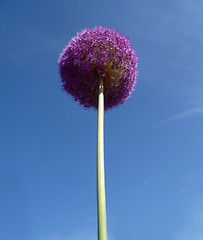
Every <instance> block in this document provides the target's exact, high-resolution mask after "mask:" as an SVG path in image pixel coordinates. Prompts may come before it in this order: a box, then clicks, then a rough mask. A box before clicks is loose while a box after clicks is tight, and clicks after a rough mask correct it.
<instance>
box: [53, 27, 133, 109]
mask: <svg viewBox="0 0 203 240" xmlns="http://www.w3.org/2000/svg"><path fill="white" fill-rule="evenodd" d="M58 64H59V72H60V76H61V79H62V88H63V89H64V90H65V91H66V92H67V93H69V94H70V95H72V96H73V97H74V99H75V100H76V101H78V102H79V103H80V104H82V105H83V106H84V107H86V108H94V109H97V108H98V86H99V79H100V78H103V84H104V109H105V110H108V109H111V108H112V107H114V106H118V105H120V104H123V103H124V102H125V100H126V99H128V98H129V96H130V95H131V92H132V90H133V89H134V86H135V83H136V76H137V56H136V55H135V51H134V50H133V49H132V48H131V44H130V40H129V39H128V38H127V37H126V36H124V35H123V34H120V33H118V32H117V31H115V30H113V29H110V28H107V27H100V26H99V27H95V28H94V29H84V30H83V31H82V32H80V33H77V35H76V36H75V37H73V38H72V39H71V40H70V42H69V43H68V45H67V46H66V48H65V49H64V50H63V51H62V53H61V54H60V57H59V60H58Z"/></svg>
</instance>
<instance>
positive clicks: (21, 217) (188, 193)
mask: <svg viewBox="0 0 203 240" xmlns="http://www.w3.org/2000/svg"><path fill="white" fill-rule="evenodd" d="M202 24H203V2H202V1H201V0H199V1H198V0H176V1H160V0H152V1H149V0H148V1H147V0H142V1H137V0H126V1H120V0H117V1H115V0H113V1H106V0H103V1H95V0H94V1H93V0H86V1H79V0H75V1H72V0H69V1H65V0H57V1H56V0H49V1H39V0H36V1H25V0H24V1H22V0H19V1H12V0H7V1H3V0H2V1H1V2H0V32H1V37H0V48H1V58H0V66H1V71H0V85H1V87H0V109H1V118H0V133H1V134H0V239H2V240H84V239H85V240H95V239H96V128H97V122H96V121H97V113H96V112H95V111H87V110H84V109H83V108H82V107H81V106H79V105H78V104H77V103H75V102H74V101H73V100H72V98H71V97H70V96H67V95H66V94H65V93H63V92H62V91H61V88H60V78H59V75H58V66H57V60H58V56H59V53H60V52H61V50H62V49H63V48H64V47H65V46H66V44H67V43H68V41H69V40H70V39H71V37H73V36H74V35H75V34H76V32H78V31H80V30H82V29H83V28H85V27H89V28H91V27H94V26H96V25H103V26H109V27H111V28H115V29H117V30H118V31H119V32H121V33H124V34H125V35H127V36H128V37H129V38H130V39H131V42H132V46H133V48H135V49H136V53H137V55H138V56H139V77H138V82H137V86H136V89H135V92H134V93H133V95H132V97H131V98H130V99H129V100H128V101H127V102H126V104H125V105H124V106H121V107H118V108H115V109H113V110H112V111H109V112H106V114H105V168H106V194H107V221H108V234H109V240H123V239H128V240H162V239H164V240H191V239H192V240H202V238H203V174H202V172H203V147H202V145H203V125H202V122H203V94H202V93H203V81H202V79H203V65H202V63H203V55H202V52H203V31H202Z"/></svg>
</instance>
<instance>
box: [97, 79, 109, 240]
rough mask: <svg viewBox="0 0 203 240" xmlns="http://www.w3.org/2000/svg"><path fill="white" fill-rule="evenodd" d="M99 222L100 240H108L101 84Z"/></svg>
mask: <svg viewBox="0 0 203 240" xmlns="http://www.w3.org/2000/svg"><path fill="white" fill-rule="evenodd" d="M97 219H98V220H97V221H98V240H107V224H106V197H105V174H104V86H103V79H101V80H100V83H99V99H98V128H97Z"/></svg>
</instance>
